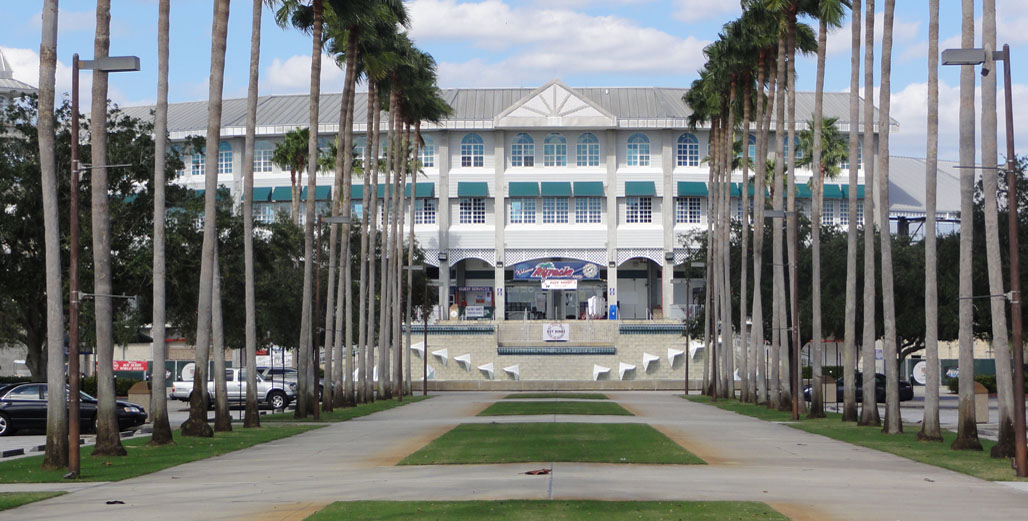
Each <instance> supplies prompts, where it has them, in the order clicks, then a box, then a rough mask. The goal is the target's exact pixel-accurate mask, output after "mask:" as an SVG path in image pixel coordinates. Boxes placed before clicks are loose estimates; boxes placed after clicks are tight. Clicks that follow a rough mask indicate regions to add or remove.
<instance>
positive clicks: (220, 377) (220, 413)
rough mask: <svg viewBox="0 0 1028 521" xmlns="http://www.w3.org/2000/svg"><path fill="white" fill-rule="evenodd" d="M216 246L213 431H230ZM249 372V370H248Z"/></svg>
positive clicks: (212, 318)
mask: <svg viewBox="0 0 1028 521" xmlns="http://www.w3.org/2000/svg"><path fill="white" fill-rule="evenodd" d="M218 249H219V248H218V247H217V245H215V247H214V285H213V286H212V287H211V288H212V289H211V291H213V292H214V295H213V299H212V303H211V331H212V333H213V334H212V337H213V340H214V346H213V349H214V404H215V405H214V431H215V432H230V431H231V430H232V416H231V413H230V412H229V410H228V385H227V384H226V382H225V322H224V320H222V315H221V268H220V266H219V264H220V263H219V262H218ZM248 372H249V371H248Z"/></svg>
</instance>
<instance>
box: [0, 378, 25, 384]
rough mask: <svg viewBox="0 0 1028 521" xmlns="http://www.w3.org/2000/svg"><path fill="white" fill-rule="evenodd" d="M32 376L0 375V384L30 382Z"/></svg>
mask: <svg viewBox="0 0 1028 521" xmlns="http://www.w3.org/2000/svg"><path fill="white" fill-rule="evenodd" d="M31 381H32V378H29V377H28V376H0V385H3V384H20V383H22V382H31Z"/></svg>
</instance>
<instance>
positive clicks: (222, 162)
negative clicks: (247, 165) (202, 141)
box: [218, 141, 232, 175]
mask: <svg viewBox="0 0 1028 521" xmlns="http://www.w3.org/2000/svg"><path fill="white" fill-rule="evenodd" d="M231 173H232V145H230V144H228V143H226V142H224V141H222V142H221V144H219V145H218V174H219V175H220V174H231Z"/></svg>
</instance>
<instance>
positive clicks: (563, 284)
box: [542, 279, 578, 290]
mask: <svg viewBox="0 0 1028 521" xmlns="http://www.w3.org/2000/svg"><path fill="white" fill-rule="evenodd" d="M542 285H543V289H545V290H551V289H578V280H576V279H544V280H543V281H542Z"/></svg>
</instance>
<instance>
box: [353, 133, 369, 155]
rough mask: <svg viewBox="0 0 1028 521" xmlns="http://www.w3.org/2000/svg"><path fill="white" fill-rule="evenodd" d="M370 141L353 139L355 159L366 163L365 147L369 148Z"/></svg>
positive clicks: (362, 138) (361, 138)
mask: <svg viewBox="0 0 1028 521" xmlns="http://www.w3.org/2000/svg"><path fill="white" fill-rule="evenodd" d="M367 144H368V140H367V139H366V138H364V137H363V136H362V137H355V138H353V158H354V159H357V160H359V161H364V147H365V146H367Z"/></svg>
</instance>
